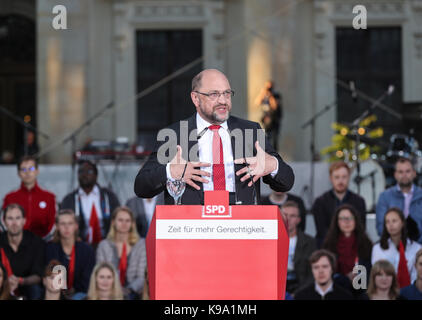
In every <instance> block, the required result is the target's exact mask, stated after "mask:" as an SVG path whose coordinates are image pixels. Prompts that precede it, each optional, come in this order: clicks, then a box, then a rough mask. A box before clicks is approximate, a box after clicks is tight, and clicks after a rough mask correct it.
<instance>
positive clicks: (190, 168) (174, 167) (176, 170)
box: [170, 145, 211, 190]
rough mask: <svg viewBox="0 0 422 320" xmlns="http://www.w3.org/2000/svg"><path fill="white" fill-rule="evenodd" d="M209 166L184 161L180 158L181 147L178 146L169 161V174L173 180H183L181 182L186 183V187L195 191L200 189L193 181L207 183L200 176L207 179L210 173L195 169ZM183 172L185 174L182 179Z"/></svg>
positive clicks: (204, 163) (207, 164) (202, 163)
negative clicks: (188, 186)
mask: <svg viewBox="0 0 422 320" xmlns="http://www.w3.org/2000/svg"><path fill="white" fill-rule="evenodd" d="M185 166H186V170H185ZM209 166H211V164H209V163H206V162H187V161H186V160H185V159H183V158H182V147H181V146H179V145H178V146H177V153H176V155H175V157H174V158H173V160H171V161H170V174H171V177H172V178H173V179H182V178H183V181H184V182H186V183H187V184H188V185H190V186H191V187H193V188H195V189H196V190H201V188H200V187H199V186H198V185H197V184H196V183H195V182H194V181H198V182H202V183H208V180H207V179H204V178H202V177H201V176H206V177H209V176H210V173H209V172H207V171H203V170H200V169H197V168H199V167H209ZM184 170H185V174H184V176H183V177H182V175H183V171H184Z"/></svg>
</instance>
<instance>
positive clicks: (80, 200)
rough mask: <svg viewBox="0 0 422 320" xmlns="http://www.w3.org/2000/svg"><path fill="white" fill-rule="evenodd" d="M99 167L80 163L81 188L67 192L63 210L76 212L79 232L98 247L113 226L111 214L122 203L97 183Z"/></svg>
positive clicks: (61, 206)
mask: <svg viewBox="0 0 422 320" xmlns="http://www.w3.org/2000/svg"><path fill="white" fill-rule="evenodd" d="M97 176H98V169H97V166H96V165H95V164H94V163H92V162H91V161H88V160H84V161H81V162H80V163H79V168H78V181H79V188H78V189H76V190H74V191H73V192H71V193H69V194H68V195H66V196H65V197H64V199H63V201H62V203H61V204H60V209H71V210H73V211H74V212H75V214H76V218H77V219H78V224H79V235H80V237H81V238H82V240H83V241H86V242H88V243H90V244H92V245H93V246H94V247H96V246H97V245H98V243H99V242H100V241H101V240H102V239H104V237H105V235H107V233H108V230H109V228H110V215H111V212H113V210H114V209H115V208H117V207H118V206H119V205H120V203H119V200H118V199H117V196H116V195H115V194H114V193H113V192H112V191H110V190H108V189H106V188H102V187H100V186H99V185H98V184H97Z"/></svg>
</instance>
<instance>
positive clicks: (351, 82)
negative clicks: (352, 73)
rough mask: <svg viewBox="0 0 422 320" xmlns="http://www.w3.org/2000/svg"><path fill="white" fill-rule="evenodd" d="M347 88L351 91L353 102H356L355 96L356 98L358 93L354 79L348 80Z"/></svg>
mask: <svg viewBox="0 0 422 320" xmlns="http://www.w3.org/2000/svg"><path fill="white" fill-rule="evenodd" d="M349 88H350V91H351V92H352V99H353V102H356V101H357V98H358V95H357V93H356V87H355V82H354V81H350V82H349Z"/></svg>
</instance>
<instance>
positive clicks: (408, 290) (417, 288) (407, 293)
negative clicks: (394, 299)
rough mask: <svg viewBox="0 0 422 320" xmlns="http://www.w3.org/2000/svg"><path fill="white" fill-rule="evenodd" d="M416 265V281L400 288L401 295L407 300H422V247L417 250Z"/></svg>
mask: <svg viewBox="0 0 422 320" xmlns="http://www.w3.org/2000/svg"><path fill="white" fill-rule="evenodd" d="M415 267H416V273H417V278H416V281H415V282H414V283H413V284H411V285H410V286H407V287H404V288H402V289H401V290H400V295H401V296H402V297H404V298H406V299H407V300H422V249H420V250H419V251H418V252H416V257H415Z"/></svg>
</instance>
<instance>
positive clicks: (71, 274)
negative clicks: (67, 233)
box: [67, 245, 75, 289]
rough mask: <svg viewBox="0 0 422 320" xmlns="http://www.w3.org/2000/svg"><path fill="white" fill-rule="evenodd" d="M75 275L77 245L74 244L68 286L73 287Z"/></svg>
mask: <svg viewBox="0 0 422 320" xmlns="http://www.w3.org/2000/svg"><path fill="white" fill-rule="evenodd" d="M74 275H75V245H73V248H72V253H71V254H70V261H69V277H68V278H67V280H68V281H67V288H68V289H72V287H73V279H74Z"/></svg>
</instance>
